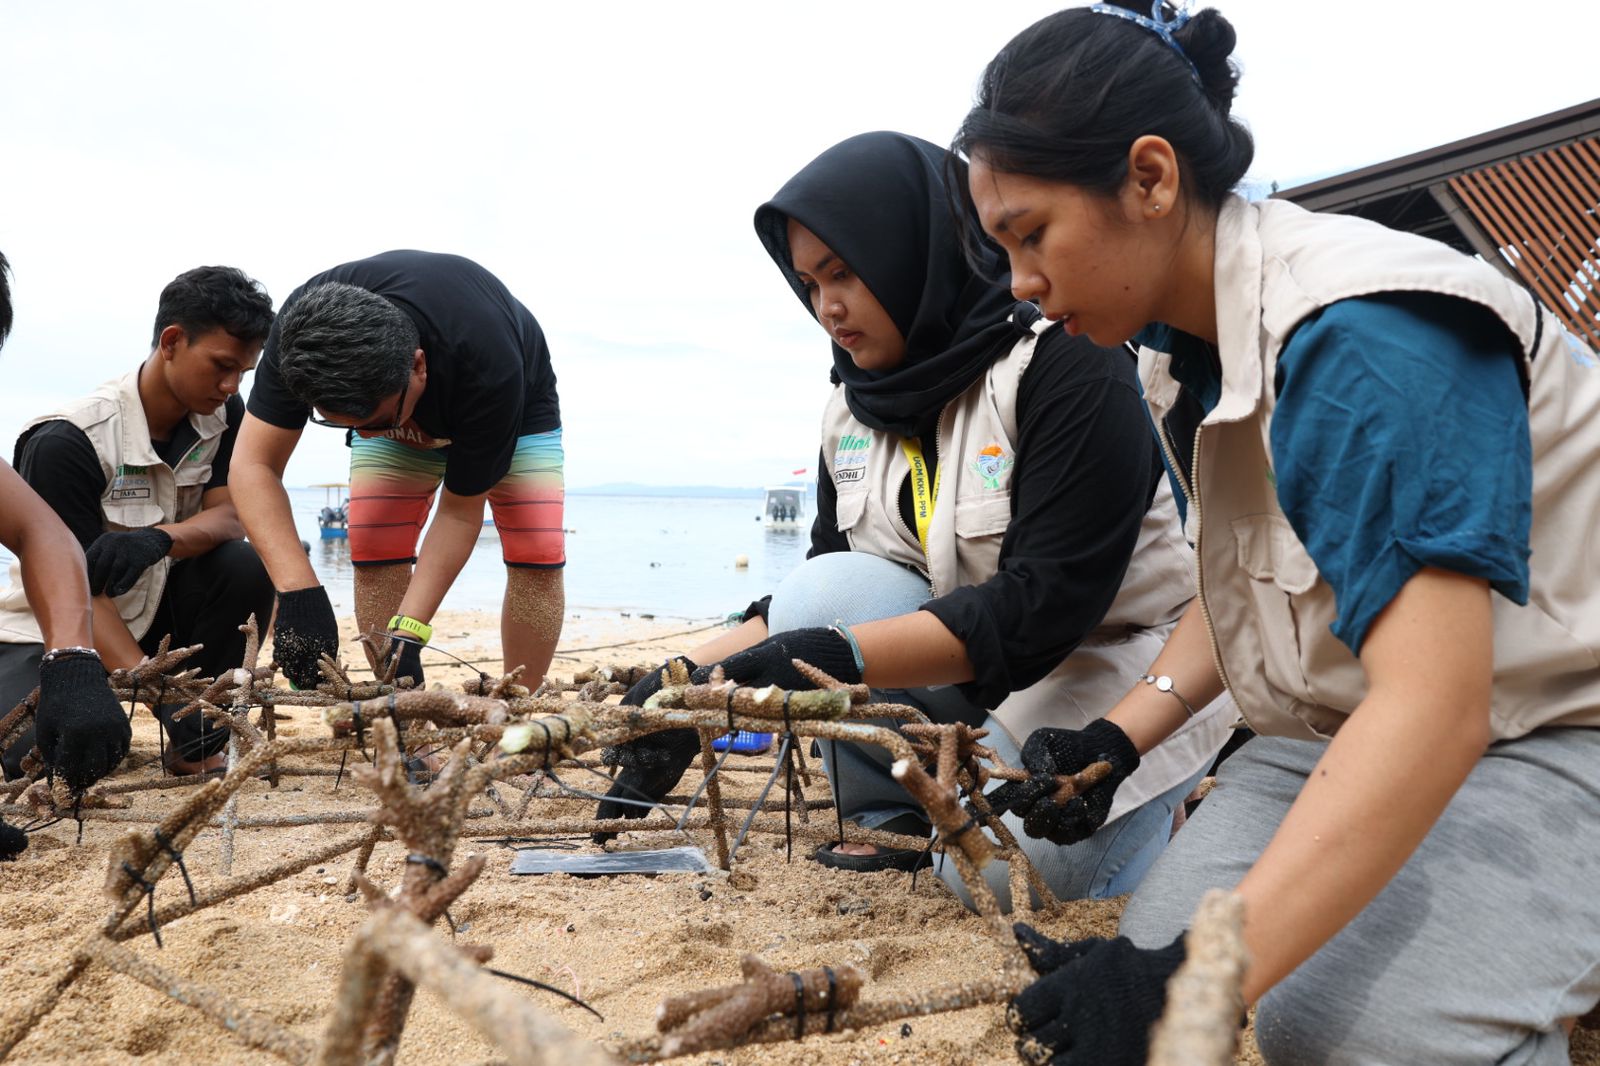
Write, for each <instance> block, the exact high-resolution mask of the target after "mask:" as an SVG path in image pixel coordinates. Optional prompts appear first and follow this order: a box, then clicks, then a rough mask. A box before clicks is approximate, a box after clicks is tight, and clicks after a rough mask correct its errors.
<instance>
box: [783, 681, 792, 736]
mask: <svg viewBox="0 0 1600 1066" xmlns="http://www.w3.org/2000/svg"><path fill="white" fill-rule="evenodd" d="M793 695H794V692H793V691H792V690H790V689H784V690H783V731H784V732H785V733H789V732H793V730H792V728H791V727H790V725H789V697H790V696H793Z"/></svg>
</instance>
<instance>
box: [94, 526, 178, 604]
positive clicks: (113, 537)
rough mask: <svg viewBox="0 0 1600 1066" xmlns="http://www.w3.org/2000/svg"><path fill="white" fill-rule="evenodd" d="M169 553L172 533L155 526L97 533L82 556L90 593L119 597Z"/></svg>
mask: <svg viewBox="0 0 1600 1066" xmlns="http://www.w3.org/2000/svg"><path fill="white" fill-rule="evenodd" d="M171 550H172V536H171V534H169V533H167V532H166V531H165V530H161V529H156V528H155V527H154V526H151V527H150V528H149V529H130V530H127V531H126V532H122V533H102V534H100V535H99V536H98V537H96V538H95V539H94V543H93V544H91V545H89V550H88V551H87V552H85V553H84V559H85V561H86V562H87V563H88V564H89V592H90V593H91V594H92V595H95V596H101V595H105V596H120V595H122V594H123V593H124V592H127V591H128V590H129V589H131V588H133V586H134V585H136V584H138V581H139V576H140V575H141V574H143V573H144V572H145V571H146V570H148V569H150V568H151V567H152V566H154V565H155V564H156V563H158V562H160V561H161V560H162V559H165V558H166V557H167V553H168V552H170V551H171Z"/></svg>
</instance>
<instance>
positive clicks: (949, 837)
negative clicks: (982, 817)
mask: <svg viewBox="0 0 1600 1066" xmlns="http://www.w3.org/2000/svg"><path fill="white" fill-rule="evenodd" d="M977 825H978V820H977V819H976V818H974V817H973V816H972V812H971V811H968V812H967V820H966V821H965V822H963V823H962V825H961V828H959V829H957V830H956V831H955V832H953V833H946V832H944V831H942V830H941V831H940V833H939V839H940V840H945V841H950V842H954V841H955V839H956V837H958V836H960V835H961V834H962V833H965V832H966V831H967V830H968V829H973V828H976V827H977Z"/></svg>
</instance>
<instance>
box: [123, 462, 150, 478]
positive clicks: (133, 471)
mask: <svg viewBox="0 0 1600 1066" xmlns="http://www.w3.org/2000/svg"><path fill="white" fill-rule="evenodd" d="M149 469H150V468H149V467H147V466H128V465H126V464H124V465H122V466H119V467H117V476H118V477H139V476H140V475H142V474H143V473H144V472H145V471H146V470H149Z"/></svg>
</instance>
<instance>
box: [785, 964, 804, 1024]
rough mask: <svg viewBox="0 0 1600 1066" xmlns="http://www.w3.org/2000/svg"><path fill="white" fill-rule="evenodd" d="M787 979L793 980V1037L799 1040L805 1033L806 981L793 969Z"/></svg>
mask: <svg viewBox="0 0 1600 1066" xmlns="http://www.w3.org/2000/svg"><path fill="white" fill-rule="evenodd" d="M789 980H791V981H793V982H794V1038H795V1039H796V1040H799V1039H800V1038H801V1037H803V1036H805V1035H806V983H805V981H803V980H801V978H800V975H799V974H797V973H795V972H794V971H793V970H790V971H789Z"/></svg>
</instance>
